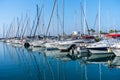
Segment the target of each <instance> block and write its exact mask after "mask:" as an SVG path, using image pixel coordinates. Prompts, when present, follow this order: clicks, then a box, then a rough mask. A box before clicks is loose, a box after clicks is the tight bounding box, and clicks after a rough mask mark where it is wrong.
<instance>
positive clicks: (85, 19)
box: [81, 3, 90, 35]
mask: <svg viewBox="0 0 120 80" xmlns="http://www.w3.org/2000/svg"><path fill="white" fill-rule="evenodd" d="M81 10H82V12H83V15H84V16H85V13H84V10H83V7H82V3H81ZM85 23H86V27H87V30H88V34H89V35H90V32H89V27H88V24H87V20H86V18H85Z"/></svg>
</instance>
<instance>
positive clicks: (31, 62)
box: [0, 42, 120, 80]
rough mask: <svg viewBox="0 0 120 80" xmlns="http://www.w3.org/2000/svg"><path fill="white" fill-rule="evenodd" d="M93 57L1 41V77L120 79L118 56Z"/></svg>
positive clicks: (28, 79)
mask: <svg viewBox="0 0 120 80" xmlns="http://www.w3.org/2000/svg"><path fill="white" fill-rule="evenodd" d="M56 53H58V54H57V55H56ZM90 58H91V57H88V59H90ZM92 58H93V59H92V60H88V59H87V58H81V59H76V60H71V59H70V58H68V57H66V56H64V55H61V53H59V52H58V51H54V52H52V51H48V52H46V51H44V50H40V49H39V50H38V51H36V50H33V51H32V50H31V49H25V48H22V47H16V46H15V45H11V44H6V43H2V42H1V43H0V80H120V77H119V75H120V69H119V67H118V66H119V65H120V64H119V62H120V61H119V60H120V58H119V57H114V58H112V57H109V58H104V59H98V60H96V59H94V56H93V57H92ZM108 60H111V61H112V62H111V63H112V64H113V66H108V63H107V61H108ZM116 66H117V68H115V67H116Z"/></svg>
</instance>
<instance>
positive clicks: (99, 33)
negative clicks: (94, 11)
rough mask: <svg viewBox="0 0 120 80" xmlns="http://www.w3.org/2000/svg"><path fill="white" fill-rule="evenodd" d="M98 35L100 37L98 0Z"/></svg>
mask: <svg viewBox="0 0 120 80" xmlns="http://www.w3.org/2000/svg"><path fill="white" fill-rule="evenodd" d="M98 36H99V37H100V0H99V4H98Z"/></svg>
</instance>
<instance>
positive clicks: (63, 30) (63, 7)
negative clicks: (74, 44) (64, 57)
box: [62, 0, 64, 36]
mask: <svg viewBox="0 0 120 80" xmlns="http://www.w3.org/2000/svg"><path fill="white" fill-rule="evenodd" d="M62 36H64V0H63V31H62Z"/></svg>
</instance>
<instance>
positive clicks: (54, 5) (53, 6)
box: [46, 0, 57, 36]
mask: <svg viewBox="0 0 120 80" xmlns="http://www.w3.org/2000/svg"><path fill="white" fill-rule="evenodd" d="M56 2H57V0H55V1H54V5H53V9H52V14H51V17H50V20H49V23H48V27H47V30H46V36H47V34H48V31H49V28H50V23H51V20H52V17H53V13H54V9H55V5H56Z"/></svg>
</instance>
